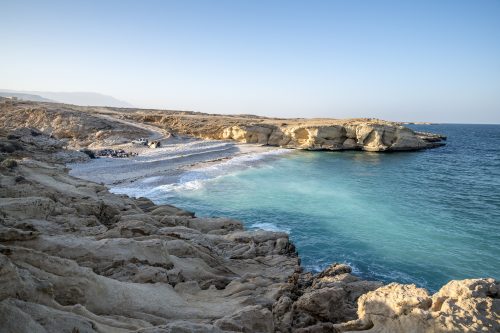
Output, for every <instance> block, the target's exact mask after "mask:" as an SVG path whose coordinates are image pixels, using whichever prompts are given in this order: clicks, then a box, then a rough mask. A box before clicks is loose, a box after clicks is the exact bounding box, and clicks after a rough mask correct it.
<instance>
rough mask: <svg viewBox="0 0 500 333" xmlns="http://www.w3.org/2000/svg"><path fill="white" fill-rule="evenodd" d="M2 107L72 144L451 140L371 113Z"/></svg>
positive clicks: (317, 146)
mask: <svg viewBox="0 0 500 333" xmlns="http://www.w3.org/2000/svg"><path fill="white" fill-rule="evenodd" d="M0 110H1V112H0V121H2V122H3V123H4V127H7V128H11V129H14V128H18V127H23V126H26V127H35V128H37V129H38V130H40V131H42V132H44V133H46V134H52V135H53V136H54V137H56V138H60V139H65V140H67V141H68V143H69V144H70V146H73V147H87V146H112V145H118V144H125V143H127V142H131V141H133V139H137V138H139V137H146V136H148V134H151V133H148V132H151V131H152V132H156V134H157V136H156V138H155V140H153V141H152V142H150V145H149V146H150V147H151V148H157V147H160V141H159V139H160V138H161V137H165V138H170V134H169V135H166V134H167V133H177V134H182V135H189V136H195V137H198V138H202V139H216V140H235V141H238V142H243V143H256V144H261V145H269V146H276V147H284V148H292V149H305V150H365V151H373V152H379V151H406V150H419V149H426V148H434V147H439V146H441V145H443V144H444V143H443V141H444V140H445V139H446V138H445V137H444V136H441V135H437V134H432V133H420V132H415V131H413V130H411V129H410V128H408V127H405V126H402V125H401V124H400V123H395V122H390V121H383V120H379V119H371V118H360V119H275V118H265V117H257V116H238V115H234V116H232V115H209V114H204V113H197V112H180V111H167V110H141V109H118V108H103V107H100V108H97V107H80V106H71V105H65V104H55V103H36V102H12V101H3V102H0ZM146 123H147V124H150V125H146ZM151 125H154V126H151ZM172 137H173V136H172Z"/></svg>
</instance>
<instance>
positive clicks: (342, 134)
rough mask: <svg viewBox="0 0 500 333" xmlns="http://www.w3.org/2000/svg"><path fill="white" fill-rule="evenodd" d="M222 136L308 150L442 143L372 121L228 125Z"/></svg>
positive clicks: (402, 147)
mask: <svg viewBox="0 0 500 333" xmlns="http://www.w3.org/2000/svg"><path fill="white" fill-rule="evenodd" d="M221 137H222V138H223V139H232V140H236V141H239V142H246V143H258V144H265V145H270V146H279V147H285V148H295V149H307V150H366V151H397V150H419V149H425V148H432V147H437V146H440V145H442V144H441V143H440V141H441V139H442V137H440V136H436V135H430V134H425V133H417V132H414V131H412V130H411V129H409V128H407V127H404V126H400V125H397V124H391V123H377V122H373V121H367V122H353V123H351V124H345V125H344V124H339V125H325V126H322V125H316V126H314V125H312V126H310V125H301V126H283V127H280V126H273V125H268V126H265V125H253V126H231V127H228V128H225V129H224V130H223V131H222V135H221Z"/></svg>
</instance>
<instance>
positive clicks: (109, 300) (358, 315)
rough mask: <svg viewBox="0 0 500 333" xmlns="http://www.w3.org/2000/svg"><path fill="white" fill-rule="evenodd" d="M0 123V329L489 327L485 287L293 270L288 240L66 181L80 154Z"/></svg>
mask: <svg viewBox="0 0 500 333" xmlns="http://www.w3.org/2000/svg"><path fill="white" fill-rule="evenodd" d="M61 147H62V145H61V143H60V141H58V140H55V139H53V138H50V137H47V136H45V135H43V134H42V133H40V132H38V131H36V130H30V129H22V130H17V131H15V132H13V133H7V132H5V131H2V130H0V159H1V160H13V161H16V163H15V165H12V166H11V167H6V166H3V165H2V166H0V198H1V200H0V331H1V332H2V333H3V332H6V333H10V332H16V333H17V332H80V333H83V332H143V333H157V332H217V333H222V332H227V333H229V332H232V333H234V332H265V333H267V332H281V333H285V332H286V333H288V332H302V333H305V332H351V331H368V332H498V329H499V325H500V318H499V316H498V313H499V285H498V282H496V281H494V280H492V279H478V280H463V281H452V282H450V283H449V284H447V285H446V286H444V287H443V288H442V289H441V290H440V291H439V292H438V293H436V294H434V295H433V296H430V295H429V294H428V293H427V291H425V290H424V289H421V288H417V287H415V286H413V285H400V284H389V285H387V286H383V285H382V283H380V282H373V281H364V280H361V279H360V278H358V277H356V276H353V275H352V274H351V269H350V268H349V267H348V266H346V265H343V264H333V265H331V266H330V267H328V268H327V269H325V270H324V271H323V272H321V273H319V274H316V275H313V274H311V273H304V272H301V269H300V266H299V258H298V257H297V254H296V251H295V247H294V246H293V244H292V243H290V241H289V239H288V235H287V234H286V233H282V232H270V231H263V230H254V231H245V230H244V229H243V226H242V224H241V223H240V222H238V221H236V220H233V219H226V218H196V217H195V216H194V214H193V213H191V212H187V211H184V210H182V209H179V208H176V207H174V206H170V205H156V204H154V203H153V202H151V201H150V200H148V199H146V198H139V199H133V198H129V197H127V196H118V195H114V194H111V193H109V192H108V191H107V189H106V188H105V187H104V186H102V185H99V184H96V183H92V182H88V181H84V180H81V179H77V178H74V177H71V176H69V175H68V174H67V170H66V168H65V167H64V164H63V163H64V162H66V161H68V160H71V161H73V160H75V159H79V158H82V159H84V158H88V156H87V155H86V154H84V153H81V152H77V151H74V152H72V151H67V150H63V149H61Z"/></svg>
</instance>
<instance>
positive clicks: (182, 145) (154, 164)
mask: <svg viewBox="0 0 500 333" xmlns="http://www.w3.org/2000/svg"><path fill="white" fill-rule="evenodd" d="M169 142H171V143H165V144H163V146H162V147H161V148H157V149H149V148H144V149H141V150H140V155H139V156H135V157H130V158H106V157H104V158H98V159H93V160H91V161H89V162H86V163H72V164H69V165H68V167H69V168H70V169H71V171H70V174H71V175H73V176H75V177H79V178H83V179H87V180H90V181H94V182H97V183H103V184H106V185H112V186H116V185H118V184H121V185H124V184H126V183H131V182H136V181H137V180H140V179H145V178H152V177H154V176H162V178H163V181H165V177H169V176H171V177H172V182H175V178H176V177H178V176H179V175H180V174H182V173H183V172H186V171H187V170H190V169H193V168H195V167H201V166H206V165H210V164H214V163H221V162H223V161H227V160H228V159H232V158H234V157H241V156H245V155H250V154H259V153H265V152H268V151H273V150H279V148H275V147H268V146H260V145H254V144H241V143H235V142H233V141H214V140H199V139H186V138H178V139H176V140H171V141H169ZM152 179H153V178H152Z"/></svg>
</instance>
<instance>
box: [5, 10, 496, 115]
mask: <svg viewBox="0 0 500 333" xmlns="http://www.w3.org/2000/svg"><path fill="white" fill-rule="evenodd" d="M0 5H1V6H0V8H1V12H2V14H1V19H0V40H1V45H2V46H1V47H0V88H4V89H15V90H44V91H94V92H100V93H104V94H109V95H112V96H114V97H116V98H119V99H123V100H126V101H128V102H130V103H132V104H134V105H136V106H143V107H162V108H173V109H186V110H196V111H203V112H214V113H253V114H261V115H270V116H271V115H272V116H304V117H341V118H345V117H358V116H366V117H378V118H384V119H390V120H406V121H426V120H429V121H439V122H475V123H483V122H490V123H500V1H498V0H492V1H482V0H470V1H459V0H434V1H420V0H419V1H375V0H374V1H356V0H349V1H348V0H345V1H306V0H304V1H273V0H261V1H257V0H252V1H250V0H248V1H243V0H241V1H238V0H232V1H202V0H200V1H191V0H179V1H23V0H16V1H10V0H0Z"/></svg>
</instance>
